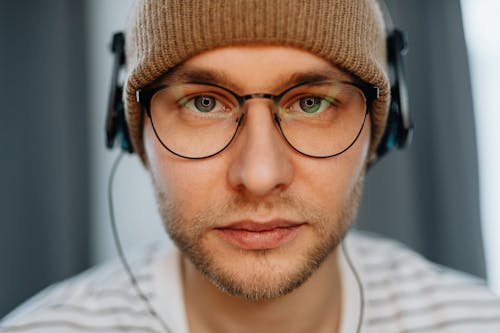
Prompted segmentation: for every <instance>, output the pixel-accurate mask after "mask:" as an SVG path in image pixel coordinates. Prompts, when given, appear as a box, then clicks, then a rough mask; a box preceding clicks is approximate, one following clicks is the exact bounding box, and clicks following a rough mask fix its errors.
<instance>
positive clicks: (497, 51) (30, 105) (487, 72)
mask: <svg viewBox="0 0 500 333" xmlns="http://www.w3.org/2000/svg"><path fill="white" fill-rule="evenodd" d="M132 2H133V1H132V0H106V1H102V0H71V1H70V0H45V1H30V0H18V1H7V0H0V109H1V111H0V116H1V118H0V139H1V145H0V149H1V150H0V156H1V163H0V212H1V214H2V215H1V217H0V220H1V222H0V263H1V268H0V318H1V317H3V316H4V315H5V314H7V313H8V312H9V311H11V310H12V309H13V308H14V307H15V306H16V305H18V304H20V303H21V302H22V301H24V300H25V299H26V298H28V297H29V296H31V295H33V294H34V293H36V292H37V291H39V290H41V289H43V288H44V287H46V286H48V285H50V284H51V283H54V282H56V281H59V280H61V279H64V278H66V277H69V276H72V275H74V274H76V273H78V272H80V271H82V270H84V269H86V268H87V267H89V266H91V265H94V264H96V263H99V262H102V261H104V260H107V259H110V258H113V257H115V256H116V252H115V249H114V247H113V240H112V237H111V229H110V227H109V215H108V209H107V202H106V183H107V179H108V173H109V169H110V167H111V163H112V161H113V159H114V158H115V157H116V155H117V151H116V150H115V151H107V150H106V149H105V148H104V118H105V112H106V107H107V97H108V92H109V85H110V77H111V63H112V57H111V55H110V53H109V41H110V38H111V35H112V33H113V32H115V31H118V30H122V29H123V28H124V26H125V25H126V22H127V19H126V18H127V14H128V12H129V8H130V6H131V4H132ZM387 2H388V5H389V7H390V10H391V12H392V15H393V19H394V21H395V24H396V26H397V27H400V28H402V29H403V30H405V31H406V32H407V33H408V37H409V40H410V52H409V54H408V56H407V57H406V64H407V68H406V69H407V70H406V71H407V81H408V86H409V90H410V102H411V111H412V114H413V118H414V120H415V123H416V131H415V135H414V142H413V144H412V145H411V147H410V148H409V149H407V150H405V151H401V152H396V153H392V154H391V155H389V156H388V157H386V158H385V159H384V160H382V161H381V162H380V163H379V164H378V165H376V166H375V167H374V168H373V169H372V170H371V171H370V172H369V174H368V176H367V185H366V190H365V195H364V198H363V203H362V208H361V212H360V215H359V218H358V221H357V225H356V227H357V228H359V229H363V230H370V231H375V232H378V233H381V234H384V235H387V236H389V237H393V238H396V239H398V240H401V241H402V242H404V243H406V244H407V245H408V246H410V247H412V248H413V249H415V250H417V251H419V252H420V253H422V254H423V255H424V256H426V257H428V258H429V259H431V260H434V261H436V262H438V263H441V264H444V265H447V266H451V267H453V268H456V269H459V270H463V271H466V272H469V273H471V274H474V275H478V276H481V277H483V278H486V279H487V281H488V283H489V285H490V286H491V288H492V289H493V290H494V291H495V292H496V293H498V294H500V242H499V241H498V239H500V224H499V222H498V221H497V220H498V217H499V216H500V205H499V202H498V200H499V198H500V173H499V172H498V171H499V170H500V152H499V148H498V144H499V143H500V131H499V129H498V126H499V125H500V112H499V111H500V99H499V98H498V87H499V84H498V77H500V39H499V38H498V34H497V33H496V32H498V31H500V22H499V21H498V20H497V18H496V16H495V14H496V13H498V12H500V3H499V2H498V1H497V0H462V1H459V0H442V1H433V0H407V1H396V0H392V1H387ZM114 201H115V206H116V215H117V216H116V217H117V221H118V225H119V229H120V235H121V238H122V241H123V243H124V246H125V247H126V248H127V249H131V248H135V247H140V246H142V245H144V244H146V243H149V242H150V241H152V240H156V239H163V240H167V236H165V235H164V232H163V229H162V227H161V223H160V219H159V217H158V214H157V212H156V206H155V202H154V197H153V193H152V190H151V186H150V181H149V179H148V177H147V174H146V172H145V170H144V169H143V168H142V166H141V164H140V163H139V161H138V160H137V158H136V157H134V156H127V157H126V158H125V160H124V162H123V164H122V166H121V167H120V169H119V170H118V173H117V176H116V185H115V188H114Z"/></svg>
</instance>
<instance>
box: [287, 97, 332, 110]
mask: <svg viewBox="0 0 500 333" xmlns="http://www.w3.org/2000/svg"><path fill="white" fill-rule="evenodd" d="M329 105H330V103H329V102H328V100H326V99H325V98H322V97H319V96H305V97H302V98H300V99H298V100H297V101H296V102H295V103H293V104H292V105H291V106H290V111H293V112H305V113H318V112H322V111H324V110H325V109H326V108H327V107H328V106H329Z"/></svg>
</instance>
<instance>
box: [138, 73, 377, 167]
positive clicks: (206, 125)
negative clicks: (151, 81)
mask: <svg viewBox="0 0 500 333" xmlns="http://www.w3.org/2000/svg"><path fill="white" fill-rule="evenodd" d="M378 92H379V90H378V88H377V87H374V86H371V85H367V84H358V83H353V82H347V81H319V82H318V81H316V82H303V83H300V84H297V85H295V86H293V87H291V88H288V89H287V90H285V91H283V92H282V93H280V94H279V95H272V94H265V93H256V94H249V95H244V96H240V95H238V94H236V93H234V92H233V91H231V90H229V89H227V88H224V87H221V86H218V85H215V84H208V83H202V82H189V83H181V84H172V85H160V86H157V87H147V88H143V89H140V90H138V91H137V93H136V97H137V102H138V103H139V104H140V105H141V106H142V107H143V108H144V110H145V111H146V113H147V115H148V117H149V118H150V120H151V125H152V127H153V131H154V133H155V135H156V137H157V138H158V140H159V141H160V143H161V144H162V145H163V146H164V147H165V148H166V149H167V150H168V151H170V152H171V153H172V154H175V155H177V156H180V157H183V158H188V159H202V158H208V157H211V156H214V155H216V154H218V153H220V152H221V151H223V150H224V149H225V148H227V147H228V146H229V145H230V144H231V142H232V141H233V139H234V138H235V137H236V134H237V132H238V129H239V128H240V127H242V124H243V119H244V117H245V113H246V111H245V108H244V104H245V101H247V100H249V99H253V98H264V99H270V100H272V101H273V102H274V106H275V107H274V109H273V110H272V112H273V119H274V121H275V123H276V125H277V127H278V129H279V131H280V132H281V134H282V136H283V138H284V139H285V141H286V142H287V143H288V144H289V145H290V147H292V148H293V149H294V150H296V151H297V152H299V153H301V154H303V155H305V156H309V157H315V158H326V157H332V156H336V155H339V154H341V153H343V152H345V151H346V150H347V149H349V148H350V147H351V146H352V145H353V144H354V142H356V140H357V138H358V137H359V135H360V134H361V131H362V129H363V126H364V124H365V121H366V116H367V114H368V112H369V110H370V108H371V105H372V103H373V101H374V100H375V99H377V98H378Z"/></svg>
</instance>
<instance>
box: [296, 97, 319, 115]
mask: <svg viewBox="0 0 500 333" xmlns="http://www.w3.org/2000/svg"><path fill="white" fill-rule="evenodd" d="M320 104H321V99H320V98H319V97H307V98H304V99H302V100H300V108H301V109H302V110H303V111H304V112H308V113H311V112H316V111H317V110H318V108H319V106H320Z"/></svg>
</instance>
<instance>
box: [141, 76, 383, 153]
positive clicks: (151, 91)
mask: <svg viewBox="0 0 500 333" xmlns="http://www.w3.org/2000/svg"><path fill="white" fill-rule="evenodd" d="M322 82H337V83H341V84H347V85H351V86H354V87H356V88H358V89H359V90H361V92H362V93H363V95H364V96H365V102H366V108H365V109H366V111H365V115H364V118H363V122H362V124H361V127H360V129H359V131H358V133H357V134H356V137H355V138H354V140H353V141H352V142H351V143H350V144H349V145H348V146H347V147H346V148H344V149H343V150H341V151H340V152H338V153H335V154H331V155H325V156H315V155H310V154H307V153H304V152H302V151H300V150H299V149H297V148H295V147H294V146H293V145H292V143H291V142H290V141H289V140H288V138H287V137H286V135H285V133H284V132H283V129H282V128H281V119H280V117H279V115H278V114H277V112H276V110H277V109H279V102H280V100H281V98H282V97H283V96H284V95H285V94H286V93H288V92H289V91H290V90H293V89H295V88H297V87H300V86H302V85H305V84H316V83H318V84H319V83H322ZM183 84H200V85H208V86H212V87H216V88H219V89H222V90H224V91H226V92H228V93H229V94H231V95H232V96H233V97H234V98H235V99H236V100H237V101H238V104H239V107H240V109H243V104H244V103H245V102H246V101H247V100H249V99H253V98H264V99H270V100H272V101H273V103H274V105H275V106H276V108H275V110H273V118H274V121H275V122H276V124H277V125H278V128H279V130H280V133H281V136H282V137H283V139H284V140H285V142H286V143H287V144H288V145H289V146H290V147H291V148H292V149H293V150H295V151H296V152H298V153H299V154H301V155H304V156H307V157H312V158H329V157H334V156H338V155H340V154H342V153H344V152H345V151H347V150H348V149H349V148H351V147H352V146H353V145H354V143H355V142H356V141H357V140H358V138H359V136H360V135H361V132H362V130H363V128H364V126H365V122H366V116H367V115H368V113H369V112H371V110H372V105H373V102H374V101H375V100H376V99H378V98H379V96H380V89H379V88H378V87H376V86H374V85H371V84H368V83H365V82H361V83H357V82H351V81H336V80H321V81H305V82H300V83H297V84H295V85H293V86H291V87H289V88H287V89H286V90H284V91H283V92H281V93H280V94H278V95H273V94H269V93H253V94H247V95H243V96H241V95H238V94H236V93H235V92H234V91H232V90H230V89H228V88H225V87H222V86H220V85H217V84H214V83H208V82H199V81H191V82H184V83H183ZM169 86H170V85H159V86H149V87H144V88H141V89H138V90H137V91H136V101H137V103H139V105H141V107H142V109H143V110H144V111H145V112H146V114H147V116H148V117H149V119H150V121H151V126H152V127H153V131H154V133H155V135H156V138H157V139H158V141H160V143H161V145H162V146H163V147H164V148H165V149H166V150H168V151H169V152H171V153H172V154H174V155H176V156H178V157H182V158H186V159H190V160H201V159H206V158H210V157H212V156H215V155H217V154H219V153H220V152H222V151H224V150H225V149H226V148H227V147H229V145H231V143H232V142H233V140H234V138H235V137H236V134H237V133H238V131H239V128H240V126H241V124H242V122H243V118H244V117H245V113H244V112H242V113H241V116H239V117H238V119H237V120H236V122H237V125H236V129H235V131H234V134H233V136H232V137H231V139H230V140H229V142H228V143H227V144H226V145H225V146H224V147H222V148H221V149H219V150H218V151H216V152H215V153H212V154H210V155H207V156H202V157H192V156H185V155H182V154H179V153H177V152H175V151H173V150H172V149H170V148H169V147H167V145H166V144H165V143H164V142H163V141H162V139H161V137H160V135H159V134H158V132H157V131H156V128H155V125H154V122H153V117H152V116H151V100H152V99H153V96H154V95H155V94H156V93H157V92H158V91H160V90H163V89H165V88H167V87H169Z"/></svg>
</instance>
